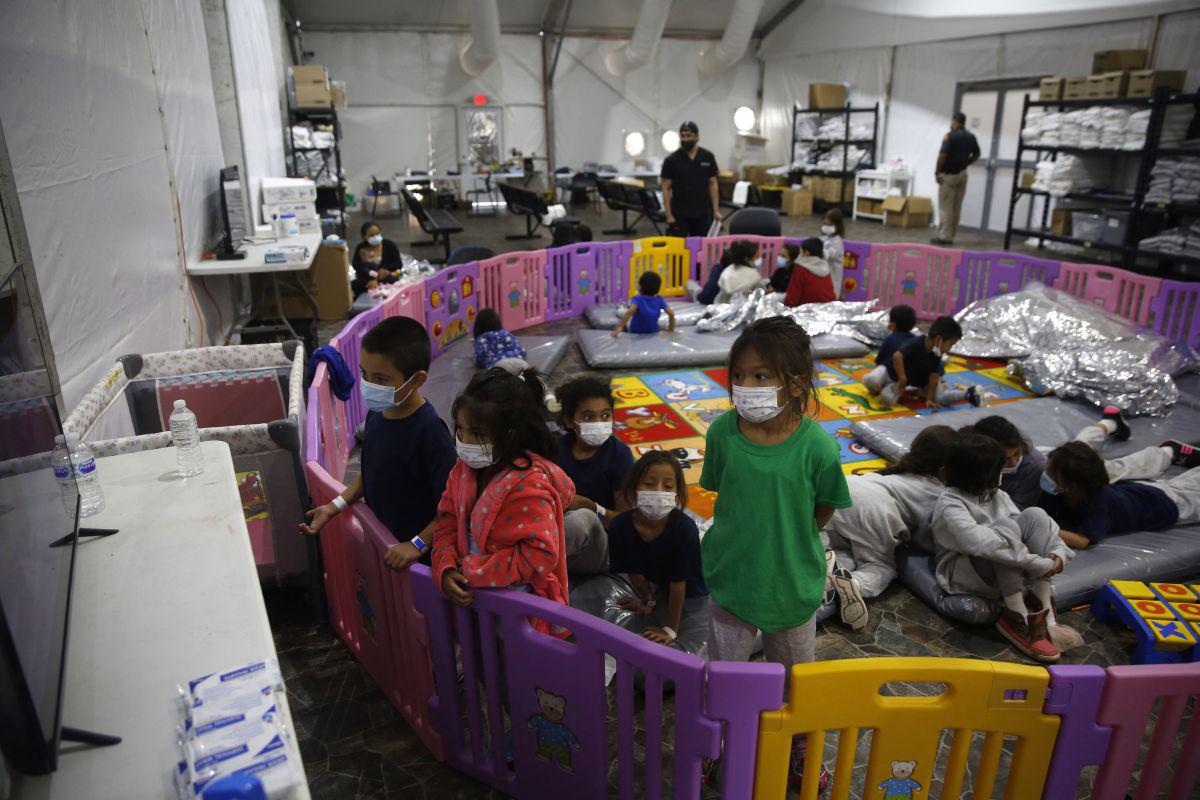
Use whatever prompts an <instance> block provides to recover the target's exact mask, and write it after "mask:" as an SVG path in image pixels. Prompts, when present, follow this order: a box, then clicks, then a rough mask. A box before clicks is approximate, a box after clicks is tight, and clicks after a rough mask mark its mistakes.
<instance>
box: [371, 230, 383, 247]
mask: <svg viewBox="0 0 1200 800" xmlns="http://www.w3.org/2000/svg"><path fill="white" fill-rule="evenodd" d="M367 244H369V245H371V247H379V245H381V244H383V236H382V235H381V234H378V233H377V234H375V235H374V236H369V237H367Z"/></svg>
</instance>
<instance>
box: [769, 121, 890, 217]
mask: <svg viewBox="0 0 1200 800" xmlns="http://www.w3.org/2000/svg"><path fill="white" fill-rule="evenodd" d="M856 114H870V115H871V138H869V139H851V138H850V118H851V117H852V116H853V115H856ZM801 116H815V117H817V124H818V128H819V127H820V124H821V123H823V122H824V121H825V120H827V119H829V118H832V117H838V116H840V117H841V118H842V136H841V137H835V138H829V137H815V138H808V137H797V136H796V121H797V120H798V119H799V118H800V117H801ZM799 144H813V145H816V146H817V148H816V149H817V150H818V151H821V152H830V151H832V150H834V149H835V148H837V147H839V146H840V147H841V149H842V165H843V167H844V166H845V165H846V159H847V157H848V155H849V152H850V146H851V145H855V146H860V145H869V146H870V147H869V150H868V154H867V157H866V158H865V159H864V160H863V161H862V162H861V163H859V164H856V165H855V167H854V169H841V170H827V169H805V170H793V171H792V180H793V181H795V180H796V176H801V175H815V176H817V177H821V178H838V179H839V181H838V198H839V202H829V201H826V200H820V199H817V198H814V199H813V204H814V206H815V205H817V204H820V205H821V206H822V207H837V208H841V209H842V210H843V211H851V212H852V207H853V203H854V195H853V193H851V195H850V198H849V199H847V198H846V181H847V179H850V180H853V176H854V173H855V172H856V171H857V170H858V169H859V168H866V169H873V168H874V167H875V159H876V154H877V152H878V149H879V103H876V104H875V105H873V106H870V107H861V108H854V107H852V106H851V105H850V104H849V103H847V104H846V105H845V106H843V107H842V108H800V107H799V106H797V107H796V108H795V109H794V110H793V112H792V159H791V160H792V163H795V162H796V146H797V145H799Z"/></svg>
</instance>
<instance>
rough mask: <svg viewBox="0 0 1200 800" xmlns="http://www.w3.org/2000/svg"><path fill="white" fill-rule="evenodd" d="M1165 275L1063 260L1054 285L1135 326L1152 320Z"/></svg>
mask: <svg viewBox="0 0 1200 800" xmlns="http://www.w3.org/2000/svg"><path fill="white" fill-rule="evenodd" d="M1162 282H1163V281H1162V278H1151V277H1149V276H1146V275H1135V274H1133V273H1132V272H1126V271H1125V270H1123V269H1117V268H1115V267H1109V266H1104V265H1102V264H1070V263H1067V262H1063V264H1062V268H1061V269H1060V270H1059V272H1058V279H1057V280H1056V281H1055V282H1054V288H1055V289H1059V290H1061V291H1064V292H1066V293H1067V294H1069V295H1072V296H1073V297H1078V298H1079V299H1080V300H1083V301H1084V302H1087V303H1094V304H1096V305H1098V306H1100V307H1101V308H1103V309H1105V310H1106V311H1111V312H1112V313H1114V314H1116V315H1117V316H1120V317H1124V318H1125V319H1127V320H1129V321H1130V322H1132V323H1134V324H1135V325H1147V324H1149V321H1150V305H1151V303H1153V302H1154V299H1155V298H1156V297H1157V296H1158V292H1159V289H1160V288H1161V287H1162Z"/></svg>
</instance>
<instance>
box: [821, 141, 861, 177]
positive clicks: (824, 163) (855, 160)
mask: <svg viewBox="0 0 1200 800" xmlns="http://www.w3.org/2000/svg"><path fill="white" fill-rule="evenodd" d="M866 157H867V151H866V150H864V149H862V148H861V147H858V146H857V145H850V146H849V147H847V148H846V158H845V162H844V163H843V161H842V148H840V147H835V148H833V149H832V150H830V151H829V152H828V153H823V154H821V156H820V157H819V158H818V159H817V164H816V167H817V169H827V170H832V171H841V170H851V169H854V168H855V167H857V166H858V164H859V162H861V161H862V160H863V159H864V158H866Z"/></svg>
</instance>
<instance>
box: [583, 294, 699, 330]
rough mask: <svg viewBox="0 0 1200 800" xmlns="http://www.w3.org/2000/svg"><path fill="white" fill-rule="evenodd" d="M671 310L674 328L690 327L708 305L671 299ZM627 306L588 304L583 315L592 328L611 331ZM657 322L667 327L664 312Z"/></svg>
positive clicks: (622, 304) (621, 304) (626, 304)
mask: <svg viewBox="0 0 1200 800" xmlns="http://www.w3.org/2000/svg"><path fill="white" fill-rule="evenodd" d="M669 305H670V306H671V311H673V312H674V314H675V327H676V328H690V327H691V326H693V325H695V324H696V323H697V322H699V321H700V320H701V319H703V318H704V314H705V312H706V311H708V306H706V305H702V304H700V303H692V302H687V301H681V300H677V301H671V302H670V303H669ZM628 307H629V304H628V303H605V304H603V305H595V306H588V307H587V308H586V309H585V310H584V312H583V315H584V317H586V318H587V322H588V325H591V326H592V327H593V328H598V329H601V330H609V331H611V330H612V329H613V328H615V327H617V323H618V322H620V321H621V316H622V315H623V313H624V312H623V311H622V309H626V308H628ZM658 324H659V326H660V327H662V329H663V330H666V329H667V315H666V313H665V312H664V313H662V314H659V316H658Z"/></svg>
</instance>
